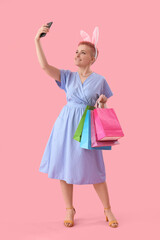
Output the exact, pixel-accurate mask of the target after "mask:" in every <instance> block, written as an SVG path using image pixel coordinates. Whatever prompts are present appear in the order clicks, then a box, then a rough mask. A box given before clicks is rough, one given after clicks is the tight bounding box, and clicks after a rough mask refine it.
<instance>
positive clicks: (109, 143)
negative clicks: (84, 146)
mask: <svg viewBox="0 0 160 240" xmlns="http://www.w3.org/2000/svg"><path fill="white" fill-rule="evenodd" d="M118 144H119V142H118V140H112V141H97V137H96V131H95V121H94V110H93V111H91V147H103V146H115V145H118Z"/></svg>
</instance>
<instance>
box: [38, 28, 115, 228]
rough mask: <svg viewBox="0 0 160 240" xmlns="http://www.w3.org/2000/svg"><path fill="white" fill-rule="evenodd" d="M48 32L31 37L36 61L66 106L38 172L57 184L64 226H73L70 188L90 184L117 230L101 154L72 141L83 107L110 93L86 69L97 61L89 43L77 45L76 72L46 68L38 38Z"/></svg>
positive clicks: (105, 97)
mask: <svg viewBox="0 0 160 240" xmlns="http://www.w3.org/2000/svg"><path fill="white" fill-rule="evenodd" d="M49 31H50V29H49V28H47V25H45V24H44V25H42V27H41V28H40V29H39V30H38V32H37V34H36V36H35V45H36V52H37V56H38V61H39V63H40V66H41V67H42V68H43V69H44V71H45V72H46V73H47V74H48V75H50V76H51V77H52V78H53V79H55V82H56V84H57V85H58V87H59V88H61V89H63V90H64V91H65V93H66V97H67V104H66V105H65V106H64V107H63V109H62V111H61V112H60V114H59V116H58V118H57V119H56V121H55V123H54V126H53V128H52V131H51V134H50V137H49V139H48V142H47V144H46V148H45V151H44V154H43V157H42V161H41V164H40V168H39V171H40V172H43V173H47V174H48V177H49V178H53V179H59V180H60V185H61V188H62V194H63V196H64V201H65V204H66V218H65V220H64V225H65V226H67V227H71V226H73V225H74V215H75V213H76V211H75V208H74V207H73V184H93V186H94V189H95V190H96V193H97V194H98V196H99V198H100V200H101V202H102V204H103V207H104V214H105V217H106V220H107V221H109V226H110V227H117V226H118V222H117V220H116V218H115V217H114V215H113V213H112V211H111V206H110V200H109V195H108V189H107V183H106V174H105V166H104V161H103V155H102V150H94V149H93V150H88V149H84V148H81V147H80V143H79V142H78V141H76V140H74V139H73V136H74V133H75V131H76V129H77V127H78V124H79V121H80V119H81V117H82V115H83V112H84V110H85V108H86V106H87V105H90V106H96V103H97V101H100V102H101V103H102V104H103V103H105V102H106V101H107V99H108V98H109V97H111V96H112V95H113V93H112V91H111V89H110V87H109V85H108V83H107V81H106V80H105V78H104V77H103V76H101V75H100V74H98V73H95V72H93V71H92V70H91V68H90V67H91V65H92V64H93V63H94V62H95V60H96V59H97V58H95V46H94V44H93V43H91V42H88V41H82V42H80V43H79V44H78V48H77V50H76V52H75V59H74V61H75V65H76V66H77V67H78V70H77V72H72V71H70V70H64V69H58V68H56V67H54V66H51V65H49V64H48V62H47V60H46V58H45V55H44V52H43V50H42V47H41V44H40V34H41V33H42V32H45V33H48V32H49ZM97 56H98V49H97Z"/></svg>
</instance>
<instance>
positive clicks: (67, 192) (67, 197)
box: [60, 180, 74, 225]
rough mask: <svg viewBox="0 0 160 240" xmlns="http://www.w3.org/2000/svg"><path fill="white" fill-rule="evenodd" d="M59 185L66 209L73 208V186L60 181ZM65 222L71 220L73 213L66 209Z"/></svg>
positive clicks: (71, 210)
mask: <svg viewBox="0 0 160 240" xmlns="http://www.w3.org/2000/svg"><path fill="white" fill-rule="evenodd" d="M60 185H61V189H62V193H63V197H64V201H65V204H66V208H72V207H73V184H68V183H66V181H64V180H60ZM66 210H67V213H66V220H73V216H74V211H73V209H66ZM69 224H70V223H66V225H69Z"/></svg>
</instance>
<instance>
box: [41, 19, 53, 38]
mask: <svg viewBox="0 0 160 240" xmlns="http://www.w3.org/2000/svg"><path fill="white" fill-rule="evenodd" d="M52 23H53V22H49V23H47V25H48V26H46V27H48V28H50V27H51V25H52ZM45 36H46V33H45V32H43V33H41V35H40V38H41V37H45Z"/></svg>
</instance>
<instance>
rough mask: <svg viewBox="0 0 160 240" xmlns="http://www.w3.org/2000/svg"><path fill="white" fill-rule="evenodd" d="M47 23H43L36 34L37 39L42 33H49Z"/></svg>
mask: <svg viewBox="0 0 160 240" xmlns="http://www.w3.org/2000/svg"><path fill="white" fill-rule="evenodd" d="M47 26H48V25H47V24H43V25H42V26H41V27H40V29H39V30H38V32H37V34H36V36H35V40H39V39H40V35H41V33H46V34H47V33H48V32H49V28H48V27H47Z"/></svg>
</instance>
